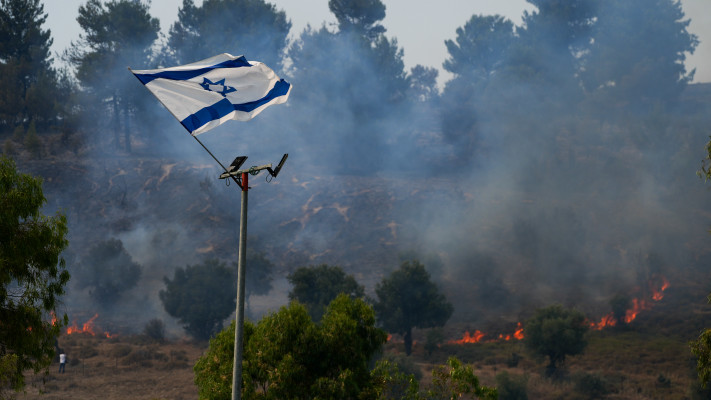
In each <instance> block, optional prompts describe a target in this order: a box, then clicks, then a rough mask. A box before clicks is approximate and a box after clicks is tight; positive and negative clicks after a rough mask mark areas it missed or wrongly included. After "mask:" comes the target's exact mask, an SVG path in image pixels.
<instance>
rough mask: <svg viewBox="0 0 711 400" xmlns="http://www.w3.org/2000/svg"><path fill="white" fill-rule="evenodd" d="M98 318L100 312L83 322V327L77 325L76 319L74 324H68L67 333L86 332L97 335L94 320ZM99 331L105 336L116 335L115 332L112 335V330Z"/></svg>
mask: <svg viewBox="0 0 711 400" xmlns="http://www.w3.org/2000/svg"><path fill="white" fill-rule="evenodd" d="M97 318H99V314H98V313H97V314H94V316H93V317H91V318H90V319H89V320H88V321H86V322H84V324H82V327H81V328H79V327H78V326H77V322H76V320H75V321H74V322H73V324H72V326H68V327H67V331H66V332H67V335H73V334H76V333H84V334H87V335H91V336H96V331H95V326H94V321H95V320H96V319H97ZM99 333H100V334H101V335H102V336H105V337H107V338H111V337H114V336H116V334H113V335H112V334H111V333H110V332H99Z"/></svg>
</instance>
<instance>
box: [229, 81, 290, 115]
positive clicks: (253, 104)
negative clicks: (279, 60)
mask: <svg viewBox="0 0 711 400" xmlns="http://www.w3.org/2000/svg"><path fill="white" fill-rule="evenodd" d="M290 86H291V85H290V84H288V83H287V82H286V81H285V80H283V79H280V80H279V82H277V83H275V84H274V87H273V88H272V90H270V91H269V93H267V95H266V96H264V97H263V98H261V99H259V100H255V101H250V102H249V103H242V104H235V110H237V111H244V112H250V111H254V110H255V109H257V108H259V107H260V106H262V105H264V104H266V103H269V102H270V101H272V100H274V99H276V98H277V97H280V96H285V95H286V94H287V93H288V92H289V87H290Z"/></svg>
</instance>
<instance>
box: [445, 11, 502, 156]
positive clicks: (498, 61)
mask: <svg viewBox="0 0 711 400" xmlns="http://www.w3.org/2000/svg"><path fill="white" fill-rule="evenodd" d="M456 33H457V37H456V39H454V40H446V41H445V45H446V46H447V52H448V53H449V57H448V58H447V60H445V62H444V64H443V67H444V69H445V70H447V71H449V72H451V73H452V74H454V78H453V79H452V80H451V81H449V82H447V84H446V86H445V88H444V92H443V94H442V115H441V120H442V133H443V135H444V137H445V138H446V139H447V140H448V141H449V142H450V143H453V144H455V149H456V150H455V151H456V152H457V154H456V155H457V157H458V159H459V160H460V161H468V160H469V159H471V158H472V157H473V156H475V155H476V154H477V152H478V151H479V150H480V147H481V143H480V142H481V137H480V136H481V135H480V129H481V126H480V125H481V119H482V118H481V117H480V116H479V115H480V114H482V115H486V114H487V111H486V109H485V108H486V107H487V105H486V103H487V102H488V101H491V97H492V95H493V96H500V90H493V91H492V92H493V94H492V92H488V91H487V87H488V86H489V85H490V83H491V81H492V80H494V79H495V77H497V76H499V75H501V73H502V71H503V69H504V67H505V66H506V63H507V61H508V58H509V52H510V49H511V45H512V43H513V42H514V38H515V36H514V27H513V23H512V22H511V21H509V20H507V19H505V18H504V17H502V16H499V15H494V16H483V15H474V16H472V17H471V18H470V19H469V21H467V22H466V24H464V26H463V27H459V28H457V30H456ZM507 108H509V105H507Z"/></svg>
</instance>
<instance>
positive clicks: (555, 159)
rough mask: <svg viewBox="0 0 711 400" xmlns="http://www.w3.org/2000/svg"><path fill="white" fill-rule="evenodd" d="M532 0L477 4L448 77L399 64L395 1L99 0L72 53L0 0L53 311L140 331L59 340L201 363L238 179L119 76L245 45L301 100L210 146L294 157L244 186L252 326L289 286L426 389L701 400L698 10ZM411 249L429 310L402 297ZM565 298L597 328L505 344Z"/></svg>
mask: <svg viewBox="0 0 711 400" xmlns="http://www.w3.org/2000/svg"><path fill="white" fill-rule="evenodd" d="M528 2H529V3H530V4H531V5H532V6H534V7H533V9H532V11H529V12H526V13H524V15H523V18H522V22H521V23H520V24H519V25H516V24H514V23H513V22H512V21H509V20H507V19H506V18H504V17H502V16H489V15H478V14H475V15H472V16H471V17H470V18H468V19H467V20H466V21H465V22H464V24H463V25H462V26H459V27H456V26H453V27H451V28H452V29H451V31H452V34H451V39H450V40H447V41H446V43H445V44H446V46H447V50H448V57H447V59H445V60H433V63H434V64H433V65H435V66H439V65H442V66H443V68H444V69H445V70H446V71H448V72H449V73H451V77H450V78H448V79H447V81H446V82H442V84H441V86H437V82H438V81H437V70H436V69H434V68H432V66H422V65H418V66H415V67H413V68H411V69H410V70H407V69H406V68H405V64H404V50H403V49H402V48H400V47H399V45H398V42H397V40H396V38H395V37H392V36H390V35H388V31H387V26H385V25H384V18H385V15H386V12H387V9H386V8H385V6H384V4H383V3H382V2H381V1H379V0H373V1H369V2H359V1H347V0H339V1H336V0H331V1H329V7H330V10H331V11H332V12H333V14H334V16H335V19H336V23H335V24H334V25H327V24H324V25H322V26H320V27H308V28H306V29H305V30H304V31H302V32H293V31H290V30H291V28H292V27H291V23H290V22H289V16H288V15H286V14H285V13H284V12H283V11H281V10H279V9H277V7H275V6H273V5H271V4H270V3H269V2H267V1H263V0H249V1H238V0H204V1H202V2H200V3H201V4H200V5H196V2H194V1H192V0H185V1H184V2H183V3H182V5H181V7H180V10H179V12H178V20H177V21H176V22H175V23H174V24H173V25H172V27H171V28H170V30H169V32H167V33H166V35H167V37H166V40H162V41H161V40H159V39H158V38H159V31H160V25H159V24H158V22H159V21H158V20H157V19H155V18H154V17H152V16H151V15H150V12H149V11H150V8H149V6H148V3H147V2H145V1H133V0H111V1H102V0H90V1H85V2H83V3H82V5H81V7H80V8H79V17H78V21H79V24H80V26H81V28H82V33H81V36H80V37H79V38H76V40H75V41H74V42H73V43H72V45H71V46H70V47H69V48H68V49H66V51H65V52H64V53H63V55H62V56H61V58H62V60H63V61H65V64H64V65H66V69H62V68H60V67H59V63H57V62H55V61H56V60H53V59H52V56H51V54H50V52H49V47H50V46H51V41H52V39H51V32H49V31H48V30H47V27H46V13H45V12H44V10H43V8H42V2H41V1H39V0H2V1H1V2H0V150H1V151H2V153H3V154H4V155H5V156H7V157H11V158H13V159H14V160H15V162H16V164H17V167H18V170H20V171H22V172H26V173H30V174H32V175H35V176H39V177H42V179H43V183H42V188H43V190H44V194H45V197H46V198H47V204H46V205H45V208H46V209H48V210H61V211H62V213H63V214H64V215H65V216H66V225H67V228H68V232H69V234H68V240H69V245H68V248H67V249H66V250H65V251H64V253H63V257H64V259H65V260H66V266H67V270H68V271H69V273H71V275H72V279H71V280H70V281H69V283H68V284H67V288H66V294H65V295H64V296H63V297H62V299H61V307H62V314H64V313H66V314H68V317H69V320H74V319H75V318H76V317H77V316H78V317H79V319H80V322H81V321H82V319H81V318H83V317H85V316H86V318H84V319H83V321H86V320H88V319H89V318H90V317H91V316H92V315H94V314H95V313H101V317H100V318H99V319H98V320H97V321H98V322H100V323H103V324H104V326H103V328H104V329H105V330H106V331H111V332H112V333H114V332H118V333H119V335H123V336H119V339H115V338H114V339H111V338H106V337H103V338H102V337H100V336H101V335H97V336H96V337H94V336H89V335H88V334H86V333H83V334H82V336H81V337H79V336H75V335H74V334H72V335H69V334H67V332H66V329H63V330H62V335H61V336H60V338H59V342H60V343H59V345H60V346H61V347H63V348H65V349H66V351H67V353H68V354H69V361H68V365H69V366H71V367H72V368H73V369H72V371H74V372H75V373H77V374H78V371H79V370H78V368H80V367H82V366H86V365H90V364H91V365H93V367H95V368H96V369H95V370H96V371H105V373H106V375H107V376H108V374H109V373H110V371H111V370H112V369H113V370H119V371H121V370H122V371H124V372H126V373H127V372H128V371H129V370H133V369H135V368H138V367H141V368H145V369H146V371H153V370H171V369H173V368H175V369H176V370H181V371H183V370H187V371H188V372H187V373H186V374H187V375H186V376H188V378H186V379H188V380H191V379H192V371H189V370H190V368H191V367H192V365H193V364H194V362H195V361H196V360H197V358H198V354H199V353H200V352H202V351H204V350H205V347H206V341H207V339H209V338H210V337H214V336H215V335H216V334H218V332H220V330H221V329H222V327H223V325H224V324H225V322H228V321H229V317H230V313H231V312H232V311H233V310H234V291H235V283H234V271H233V270H234V269H235V268H234V265H233V264H232V261H233V260H235V259H236V253H237V252H236V248H237V234H236V232H237V228H236V227H237V226H238V223H239V204H238V203H239V201H238V196H237V194H238V193H236V192H237V191H236V190H235V187H234V185H233V186H231V187H225V186H224V185H223V183H222V181H218V180H217V179H216V177H217V176H218V175H219V173H220V172H221V171H219V170H218V169H217V168H216V167H215V166H213V165H212V164H211V160H210V159H209V158H208V157H207V156H206V155H205V154H204V153H203V152H202V149H200V148H199V147H197V146H196V145H195V143H194V142H193V141H192V140H191V139H190V138H189V137H188V136H187V135H186V134H185V133H184V132H182V128H181V127H180V125H179V124H178V123H177V122H176V121H174V120H173V119H172V117H171V116H170V114H169V113H168V112H167V111H165V110H164V109H162V108H161V107H160V105H159V104H157V102H156V101H155V100H154V99H153V98H151V97H150V95H149V93H148V92H147V91H145V90H144V89H143V88H141V87H140V83H139V82H137V81H136V80H135V79H134V78H133V77H131V76H130V74H129V73H128V72H127V71H125V66H126V65H130V66H131V67H133V68H146V69H148V68H157V67H161V66H170V65H173V64H174V63H183V62H191V61H196V60H198V59H200V58H202V57H205V56H209V55H213V54H217V53H221V52H230V53H232V54H235V55H238V54H245V55H246V56H247V58H248V59H250V60H259V61H264V62H266V63H267V64H268V65H270V67H272V68H274V69H275V71H277V73H278V74H279V75H280V76H281V77H283V78H285V79H286V80H288V81H289V82H291V83H292V84H293V85H294V90H293V93H292V94H291V97H290V99H289V102H288V104H287V106H285V107H277V108H274V109H269V110H267V111H265V112H264V113H263V114H262V115H260V117H259V118H257V119H255V120H254V121H250V122H249V123H245V124H239V125H237V124H228V125H225V126H222V127H219V128H216V129H215V130H214V131H211V132H210V133H209V134H206V135H204V141H205V143H206V145H207V146H208V147H210V148H211V149H213V150H214V152H215V154H216V155H217V157H218V158H219V159H221V160H229V159H232V158H234V156H236V155H241V154H245V155H249V157H250V161H252V159H254V160H255V163H256V162H260V160H262V159H263V160H276V159H278V157H279V156H280V155H281V154H282V153H286V152H288V153H290V158H289V161H288V163H287V164H286V166H285V168H284V170H283V171H282V172H281V174H280V175H279V179H278V180H275V181H274V182H273V183H272V184H271V185H266V184H265V183H263V181H261V179H260V178H261V176H258V177H255V178H252V180H251V182H250V183H251V184H252V185H253V188H254V191H253V195H252V198H251V199H250V210H249V212H250V222H249V224H250V225H249V229H250V234H252V235H254V236H252V237H250V239H249V242H248V243H249V244H248V247H249V248H250V252H249V253H248V254H247V257H248V263H247V264H248V267H247V268H248V271H247V275H248V278H247V295H248V306H249V317H250V319H252V321H253V322H256V321H259V320H260V319H261V318H262V317H263V316H264V315H270V314H269V313H270V312H273V311H275V310H277V309H278V308H279V307H280V306H283V305H285V304H287V303H288V301H289V300H290V299H294V300H298V301H303V302H304V303H305V305H306V306H307V308H306V310H308V312H304V314H305V317H304V318H306V317H310V318H311V319H312V320H313V321H315V322H313V324H318V323H319V322H318V321H319V320H320V318H321V317H322V316H323V312H324V311H325V310H326V309H327V307H328V304H329V303H330V301H331V300H333V298H335V297H336V295H337V294H338V293H341V292H346V293H347V294H349V295H350V296H351V298H358V299H365V301H366V302H369V303H370V304H371V305H373V306H374V307H375V310H376V311H378V310H380V314H381V315H377V313H376V315H377V317H378V322H377V326H378V327H380V328H386V330H388V331H389V332H388V333H391V334H394V335H393V336H392V337H391V338H390V339H389V341H388V342H387V343H386V344H385V345H384V347H383V348H384V352H385V354H386V355H387V357H385V358H388V357H390V359H393V360H397V359H398V357H401V358H402V357H405V355H403V354H406V355H409V358H408V360H410V361H412V360H414V362H402V364H403V366H404V368H405V369H407V370H412V369H413V368H419V369H420V372H424V373H422V374H421V376H422V377H423V378H422V381H423V382H425V383H431V382H429V381H428V379H431V378H427V377H429V376H431V374H430V372H431V370H432V368H433V366H434V365H436V364H439V365H442V364H445V363H446V362H447V359H448V357H449V356H451V355H455V356H457V357H458V358H459V360H461V361H462V362H464V363H467V364H470V365H472V366H473V367H474V370H475V372H476V373H477V375H479V377H480V378H481V380H482V382H483V383H484V384H486V385H489V386H492V387H493V386H499V387H500V390H499V395H500V396H508V397H507V398H525V395H526V393H528V397H530V398H559V397H560V398H602V397H605V396H616V397H615V398H640V397H643V398H649V397H651V398H683V397H684V396H688V397H691V398H702V397H700V396H704V395H706V396H707V395H708V393H707V392H704V391H703V390H702V389H701V388H699V387H698V385H697V384H696V383H695V375H694V374H695V372H694V370H693V365H694V359H693V356H692V355H691V353H690V352H689V350H688V346H687V344H686V343H687V342H688V341H689V340H693V339H696V338H697V337H698V335H699V333H700V332H701V330H702V329H704V328H706V327H708V326H709V325H711V324H710V323H709V322H708V321H709V316H710V315H711V307H709V306H708V305H707V304H706V295H707V294H708V293H707V292H708V291H709V287H710V286H711V279H710V277H709V275H708V266H709V263H710V262H711V247H710V246H709V243H710V242H709V239H710V238H709V237H708V234H707V229H708V227H709V226H711V217H710V216H709V214H708V212H707V211H706V209H705V208H706V207H707V206H708V203H707V199H708V198H709V193H708V191H707V190H706V187H704V184H703V181H701V180H699V179H698V177H696V175H695V172H696V171H697V170H698V169H699V166H700V165H699V161H700V160H701V159H702V158H704V156H705V154H704V144H705V143H706V142H707V141H708V139H709V130H708V127H709V126H711V84H709V83H693V76H694V71H688V70H687V69H686V67H685V64H684V62H685V58H686V57H687V56H688V55H689V54H691V53H693V51H694V49H695V48H696V46H697V44H698V38H697V37H696V36H694V35H693V34H691V33H690V32H689V31H688V29H687V28H688V25H689V20H690V18H694V16H693V15H685V14H684V10H683V9H682V5H681V3H679V2H676V1H672V0H654V1H653V2H650V1H648V0H624V1H614V0H575V1H562V0H561V1H559V0H528ZM652 3H653V4H652ZM255 21H258V23H255ZM236 27H239V29H237V28H236ZM228 28H229V29H228ZM235 29H236V30H235ZM240 29H241V30H240ZM227 30H229V32H230V34H229V35H223V34H222V33H223V32H225V31H227ZM290 33H291V35H292V36H289V34H290ZM215 35H219V38H218V37H215ZM225 38H234V40H227V41H226V40H225ZM257 38H259V40H257ZM196 43H200V44H201V45H200V46H199V47H200V51H201V52H204V53H200V54H198V53H195V52H194V50H195V48H196ZM410 51H416V50H410ZM201 138H202V137H201ZM237 153H239V154H237ZM702 168H705V166H703V167H702ZM0 259H1V258H0ZM3 262H4V261H3ZM404 262H406V263H405V264H407V267H408V268H410V267H412V269H417V271H416V272H418V276H421V277H422V279H420V280H419V281H418V282H419V286H418V287H419V288H424V289H427V291H429V292H430V293H432V296H431V298H430V300H432V299H435V300H437V301H435V302H434V303H436V305H438V307H434V306H433V310H434V311H432V312H431V313H426V312H421V313H418V312H417V310H414V311H413V310H412V309H409V308H408V307H405V306H412V305H415V304H416V302H415V300H419V299H411V300H410V301H408V302H406V304H405V306H403V305H399V304H397V302H396V301H395V300H398V299H399V300H402V299H403V298H407V296H405V295H402V294H399V295H397V296H391V295H392V294H393V293H394V289H393V290H390V291H388V290H387V288H388V287H390V286H392V285H391V284H390V283H392V280H393V279H394V278H393V277H397V276H398V271H399V270H398V268H399V267H402V268H404V264H403V263H404ZM407 262H411V264H410V263H407ZM336 265H337V266H339V267H337V270H335V269H334V268H335V267H329V266H336ZM313 266H321V267H313ZM3 267H4V265H3ZM249 268H255V270H250V269H249ZM309 268H313V269H314V270H316V269H317V268H322V269H323V271H322V272H323V273H324V274H325V273H327V272H330V273H332V275H333V276H332V278H333V279H331V280H327V279H325V278H324V279H322V281H323V280H325V282H318V281H316V279H311V278H312V277H309V276H306V275H308V274H307V272H314V271H310V270H309ZM402 268H401V269H402ZM420 270H421V271H420ZM289 284H291V285H292V286H293V290H292V292H291V293H289ZM336 286H337V287H336ZM334 288H335V289H338V290H335V292H333V290H334ZM339 288H340V289H339ZM412 290H413V291H414V292H418V290H417V288H415V289H412ZM381 292H382V293H381ZM410 294H411V293H410ZM413 296H414V295H413ZM218 297H219V298H218ZM390 297H396V299H395V300H392V301H390V300H388V301H387V302H386V299H389V298H390ZM208 300H210V301H212V300H215V301H217V302H218V303H219V304H217V305H213V304H212V303H210V302H209V301H208ZM554 304H556V305H559V306H556V307H559V308H556V310H558V311H560V310H575V315H576V321H577V322H578V324H577V325H576V329H577V328H580V330H583V328H585V329H587V333H585V334H584V335H583V336H584V343H586V344H587V345H586V346H583V347H584V348H579V347H576V346H572V347H573V350H570V349H567V350H565V349H564V350H560V351H558V350H556V351H553V352H551V351H549V352H545V351H543V350H539V351H535V349H534V351H529V350H527V346H525V345H524V344H523V343H524V342H523V341H521V340H519V339H518V337H517V336H516V335H522V336H523V337H524V339H523V340H524V341H525V340H526V339H527V337H526V326H527V325H526V322H527V321H530V320H532V318H534V319H535V318H536V315H540V314H537V313H540V312H541V311H540V310H546V309H547V310H549V311H550V310H551V309H550V308H547V307H550V306H552V305H554ZM386 306H387V307H386ZM200 307H203V308H200ZM410 308H412V307H410ZM206 309H209V310H213V311H214V310H218V311H219V312H216V314H215V315H211V314H209V313H208V312H206V311H205V310H206ZM420 311H422V310H421V309H420ZM430 314H432V315H430ZM423 315H424V316H427V317H428V321H424V322H420V321H416V319H417V318H416V317H423ZM580 315H582V316H584V318H585V320H584V321H583V322H584V323H580V321H579V320H580ZM563 319H564V318H563ZM518 323H521V324H522V325H520V326H519V325H517V324H518ZM542 323H543V322H541V324H542ZM304 324H305V325H309V324H307V323H306V322H304ZM309 326H311V325H309ZM314 326H316V325H314ZM521 327H523V329H524V330H523V331H519V329H521ZM183 328H184V329H183ZM314 329H315V328H314ZM141 332H143V334H142V335H140V334H139V333H141ZM134 334H135V336H132V335H134ZM186 335H187V336H186ZM465 335H466V336H465ZM581 335H582V334H581ZM108 336H110V335H108ZM188 336H189V338H188ZM129 338H132V339H129ZM465 338H466V339H467V340H463V339H465ZM576 338H577V336H576ZM193 339H198V340H197V341H195V342H190V340H193ZM112 340H113V342H112ZM182 340H185V341H182ZM582 343H583V341H582V339H581V341H580V342H577V343H574V344H576V345H582ZM109 345H111V346H109ZM0 346H1V347H2V351H3V353H0V355H4V354H5V353H4V352H5V347H4V343H0ZM162 346H167V347H162ZM529 347H530V346H529ZM534 347H535V346H534ZM166 349H170V350H166ZM549 350H550V349H549ZM173 352H175V353H173ZM581 352H582V354H580V353H581ZM186 354H188V355H187V356H186ZM410 354H411V355H410ZM545 358H548V359H547V360H545ZM75 360H77V361H75ZM78 360H81V361H78ZM90 360H91V361H90ZM72 363H78V364H74V365H72ZM99 363H102V367H98V364H99ZM546 363H547V364H548V370H546ZM413 365H414V366H413ZM0 367H2V365H0ZM101 368H104V369H101ZM103 373H104V372H102V374H103ZM88 376H95V375H91V373H90V374H89V375H88ZM102 376H103V375H102ZM181 376H182V375H181ZM102 379H104V378H102ZM35 383H37V384H39V383H38V382H35ZM0 384H4V383H3V382H0ZM74 384H75V385H79V386H81V384H79V383H76V382H75V383H74ZM52 385H54V386H52ZM67 385H69V383H60V382H55V381H52V380H50V381H49V384H48V385H47V392H48V393H50V394H51V393H53V391H54V392H55V393H59V391H60V389H61V390H62V391H64V390H70V389H72V388H70V387H68V386H67ZM53 388H54V389H53ZM503 388H505V390H501V389H503ZM97 390H98V389H97ZM165 390H169V389H165ZM191 390H193V392H191V394H190V396H187V397H194V396H195V393H196V391H197V390H196V389H195V387H194V386H193V387H192V389H191ZM169 393H170V394H173V395H172V396H169ZM161 396H162V395H161ZM165 396H167V397H171V398H179V397H180V395H177V394H176V393H175V392H170V391H167V392H166V393H165ZM565 396H568V397H565ZM133 397H135V398H138V397H136V396H133ZM153 397H155V396H153ZM502 398H505V397H502Z"/></svg>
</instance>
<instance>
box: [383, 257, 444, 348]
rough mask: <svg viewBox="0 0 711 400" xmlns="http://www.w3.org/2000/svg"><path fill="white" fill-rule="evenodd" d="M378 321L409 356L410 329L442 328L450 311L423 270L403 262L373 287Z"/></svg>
mask: <svg viewBox="0 0 711 400" xmlns="http://www.w3.org/2000/svg"><path fill="white" fill-rule="evenodd" d="M375 294H376V295H377V296H378V300H377V301H376V303H375V306H374V307H375V311H376V313H377V314H378V321H379V322H380V323H381V324H382V326H383V328H384V329H385V330H387V331H389V332H393V333H399V334H402V335H403V336H404V339H405V352H406V353H407V355H410V353H411V352H412V328H433V327H437V326H443V325H444V324H445V323H446V322H447V320H448V319H449V317H450V316H451V315H452V312H453V311H454V307H453V306H452V304H451V303H449V302H448V301H447V299H446V298H445V296H444V294H442V293H441V292H440V290H439V288H438V287H437V285H436V284H435V283H433V282H432V281H431V280H430V274H429V273H428V272H427V271H426V270H425V266H424V265H422V264H420V263H419V262H418V261H405V262H404V263H402V265H401V266H400V268H399V269H397V270H395V271H393V272H392V273H391V274H390V275H389V276H387V277H385V278H383V280H382V281H381V282H380V283H378V284H377V285H376V286H375Z"/></svg>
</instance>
